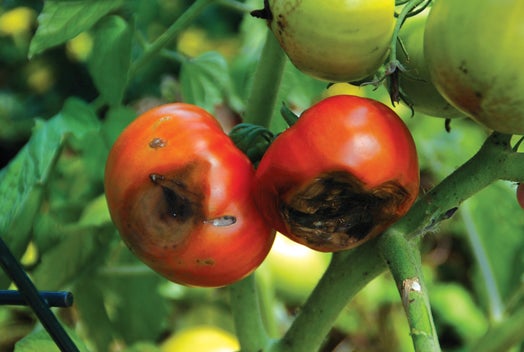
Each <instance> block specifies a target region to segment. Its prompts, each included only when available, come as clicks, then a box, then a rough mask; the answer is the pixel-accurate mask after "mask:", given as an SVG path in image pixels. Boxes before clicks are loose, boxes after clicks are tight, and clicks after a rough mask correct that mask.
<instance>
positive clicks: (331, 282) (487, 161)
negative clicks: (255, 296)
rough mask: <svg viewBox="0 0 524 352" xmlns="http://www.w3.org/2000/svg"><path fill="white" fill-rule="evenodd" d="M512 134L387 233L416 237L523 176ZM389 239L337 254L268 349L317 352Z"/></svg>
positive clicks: (493, 142) (491, 144)
mask: <svg viewBox="0 0 524 352" xmlns="http://www.w3.org/2000/svg"><path fill="white" fill-rule="evenodd" d="M509 139H510V138H509V136H505V135H500V134H493V135H491V136H490V137H489V138H488V139H487V140H486V142H485V143H484V145H483V146H482V147H481V149H480V150H479V151H478V153H477V154H475V155H474V156H473V157H472V158H471V159H470V160H469V161H468V162H466V163H465V164H464V165H462V166H461V167H459V168H458V169H457V170H456V171H455V172H453V173H452V174H451V175H449V176H448V177H447V178H446V179H444V180H443V181H442V182H441V183H440V184H439V185H437V186H436V187H435V188H434V189H433V190H431V191H430V192H428V193H426V194H425V195H423V196H422V197H421V198H420V199H419V200H418V201H417V202H416V203H415V205H414V206H413V207H412V209H411V210H410V211H409V213H408V214H407V215H406V216H405V217H404V218H403V219H401V220H400V221H399V222H397V223H396V224H395V225H393V226H392V228H391V229H390V231H389V232H392V233H398V234H400V235H402V236H407V238H408V239H409V240H413V241H418V240H419V238H420V236H421V235H423V234H425V233H426V232H427V231H429V230H431V229H433V228H434V226H436V225H437V224H438V223H439V222H440V221H442V220H445V219H447V218H448V217H449V216H450V211H449V210H450V209H454V208H456V207H458V206H459V205H460V204H461V203H462V201H463V200H465V199H467V198H468V197H470V196H472V195H473V194H475V193H476V192H478V191H480V190H481V189H483V188H484V187H486V186H488V185H489V184H490V183H492V182H494V181H495V180H498V179H507V180H512V181H518V180H524V154H522V153H514V152H512V151H511V147H510V146H509ZM383 241H384V242H383ZM387 241H389V236H388V235H386V236H380V237H378V238H377V239H374V240H371V241H369V242H368V243H365V244H363V245H362V246H360V247H357V248H355V249H353V250H350V251H347V252H341V253H336V255H335V256H334V257H333V261H332V263H331V264H330V266H329V267H328V270H327V271H326V274H325V275H324V276H323V277H322V279H321V280H320V281H319V283H318V285H317V287H316V288H315V290H314V291H313V293H312V294H311V296H310V297H309V299H308V301H307V302H306V304H305V305H304V307H303V308H302V310H301V311H300V313H299V315H298V316H297V317H296V319H295V321H294V322H293V324H292V325H291V327H290V329H289V330H288V332H287V333H286V335H285V336H284V337H283V339H282V340H280V341H278V342H277V343H276V344H274V345H273V346H272V348H271V349H270V351H271V352H277V351H278V352H280V351H286V352H295V351H297V352H307V351H317V350H318V349H319V348H320V346H321V344H322V341H323V339H324V338H325V336H326V335H327V333H328V332H329V331H330V329H331V327H332V326H333V324H334V322H335V320H336V318H337V317H338V315H339V313H340V312H341V311H342V309H343V308H344V307H345V305H346V304H347V302H348V301H349V300H350V299H351V298H352V297H353V296H354V295H355V294H356V293H357V292H358V291H359V290H360V289H361V288H363V287H364V286H365V285H366V284H367V283H368V282H369V281H371V280H372V279H373V278H375V277H376V276H377V275H379V274H380V273H382V272H383V271H384V270H385V269H386V264H385V262H384V261H383V260H381V257H380V254H379V253H380V251H379V248H381V247H382V248H385V246H386V244H387ZM381 243H382V244H381Z"/></svg>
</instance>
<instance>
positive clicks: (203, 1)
mask: <svg viewBox="0 0 524 352" xmlns="http://www.w3.org/2000/svg"><path fill="white" fill-rule="evenodd" d="M214 1H216V0H196V1H195V2H194V3H193V4H192V5H191V6H190V7H189V8H188V9H187V10H186V11H184V13H183V14H182V15H181V16H180V17H179V18H177V20H176V21H175V22H173V24H172V25H171V26H170V27H169V28H168V29H167V30H166V31H165V32H164V33H162V34H161V35H160V36H158V38H156V40H155V41H154V42H153V43H151V44H149V45H147V46H146V50H145V51H144V52H143V53H142V56H140V57H139V58H138V59H137V60H136V61H135V62H134V63H133V64H132V66H131V69H130V70H129V74H130V76H132V75H133V74H135V73H136V72H137V71H138V70H139V69H140V68H141V67H142V66H144V65H145V64H146V63H147V62H149V61H150V60H151V59H152V58H154V57H155V56H156V54H157V53H158V52H159V51H160V50H162V49H163V48H164V47H165V46H166V45H167V44H169V43H170V42H171V41H172V40H173V39H174V38H175V37H176V36H177V35H178V34H179V33H180V32H181V31H182V30H184V29H185V28H187V26H188V25H189V24H190V23H191V22H193V20H194V19H195V18H196V17H198V16H199V15H200V14H201V13H202V11H203V10H204V9H205V8H206V7H207V6H208V5H210V4H211V3H213V2H214Z"/></svg>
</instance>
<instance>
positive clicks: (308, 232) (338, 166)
mask: <svg viewBox="0 0 524 352" xmlns="http://www.w3.org/2000/svg"><path fill="white" fill-rule="evenodd" d="M255 178H256V180H255V181H256V188H255V197H256V201H257V203H258V204H259V208H260V209H261V211H262V213H263V214H264V216H265V218H266V220H267V221H268V222H270V223H271V224H272V225H273V227H274V228H275V229H276V230H277V231H280V232H281V233H283V234H285V235H286V236H288V237H290V238H291V239H293V240H295V241H297V242H299V243H302V244H304V245H306V246H308V247H310V248H313V249H316V250H319V251H324V252H330V251H339V250H343V249H348V248H352V247H355V246H357V245H359V244H361V243H363V242H364V241H366V240H369V239H370V238H372V237H374V236H376V235H378V234H379V233H381V232H383V231H384V230H385V229H386V228H387V227H388V226H389V225H391V224H392V223H393V222H395V221H396V220H397V219H399V218H400V217H401V216H403V215H404V214H405V213H406V212H407V211H408V209H409V208H410V207H411V205H412V204H413V202H414V201H415V198H416V196H417V194H418V189H419V169H418V160H417V153H416V149H415V144H414V142H413V139H412V137H411V134H410V132H409V130H408V129H407V127H406V126H405V124H404V123H403V121H402V120H401V119H400V118H399V117H398V115H397V114H396V113H395V112H394V111H393V110H391V109H390V108H388V107H387V106H385V105H384V104H382V103H380V102H377V101H375V100H371V99H367V98H362V97H355V96H349V95H338V96H333V97H330V98H326V99H324V100H322V101H320V102H319V103H317V104H315V105H313V106H312V107H310V108H309V109H308V110H306V111H305V112H304V113H302V115H301V116H300V117H299V119H298V121H297V122H296V123H295V124H294V125H293V126H291V127H290V128H289V129H287V130H286V131H284V132H283V133H282V134H280V135H279V136H278V137H277V138H276V139H275V141H274V142H273V143H272V144H271V146H270V147H269V148H268V149H267V151H266V153H265V154H264V156H263V158H262V160H261V162H260V164H259V167H258V169H257V172H256V176H255Z"/></svg>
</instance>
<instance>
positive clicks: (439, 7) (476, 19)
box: [424, 0, 524, 134]
mask: <svg viewBox="0 0 524 352" xmlns="http://www.w3.org/2000/svg"><path fill="white" fill-rule="evenodd" d="M523 18H524V2H523V1H521V0H461V1H457V0H438V1H435V3H434V5H433V7H432V8H431V11H430V14H429V17H428V20H427V24H426V30H425V34H424V55H425V57H426V59H427V63H428V68H429V72H430V75H431V78H432V80H433V82H434V84H435V86H436V87H437V89H438V90H439V92H440V93H441V94H442V95H443V96H444V98H446V100H448V101H449V102H450V104H452V105H453V106H455V107H456V108H458V109H459V110H461V111H463V112H465V113H466V114H467V115H468V116H470V117H471V118H472V119H474V120H475V121H477V122H479V123H480V124H482V125H484V126H485V127H487V128H489V129H493V130H495V131H499V132H503V133H510V134H524V99H523V96H524V78H523V75H522V63H523V62H524V21H523V20H522V19H523Z"/></svg>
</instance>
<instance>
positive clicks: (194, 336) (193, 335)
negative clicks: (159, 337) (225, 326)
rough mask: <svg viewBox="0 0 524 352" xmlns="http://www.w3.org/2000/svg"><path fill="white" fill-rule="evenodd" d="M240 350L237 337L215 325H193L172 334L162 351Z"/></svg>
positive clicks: (229, 351)
mask: <svg viewBox="0 0 524 352" xmlns="http://www.w3.org/2000/svg"><path fill="white" fill-rule="evenodd" d="M239 350H240V344H239V343H238V340H237V338H236V337H235V336H234V335H232V334H231V333H229V332H227V331H225V330H222V329H219V328H217V327H215V326H207V325H203V326H193V327H190V328H186V329H185V330H182V331H180V332H177V333H175V334H174V335H172V336H170V337H169V338H168V339H167V340H166V341H164V342H163V343H162V345H161V351H162V352H234V351H239Z"/></svg>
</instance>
